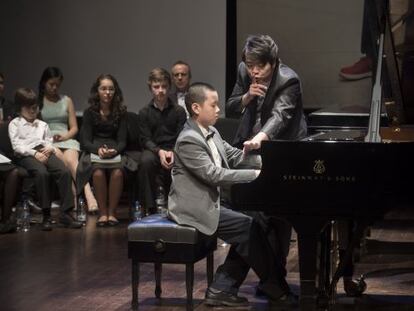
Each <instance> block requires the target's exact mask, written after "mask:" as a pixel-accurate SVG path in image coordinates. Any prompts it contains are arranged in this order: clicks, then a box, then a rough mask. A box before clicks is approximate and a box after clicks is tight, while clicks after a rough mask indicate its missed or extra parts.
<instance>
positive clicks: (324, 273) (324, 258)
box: [317, 226, 332, 307]
mask: <svg viewBox="0 0 414 311" xmlns="http://www.w3.org/2000/svg"><path fill="white" fill-rule="evenodd" d="M331 242H332V241H331V226H326V228H325V230H323V232H322V234H321V237H320V258H319V275H318V276H319V277H318V298H317V303H318V305H319V306H320V307H327V306H328V305H329V296H328V294H329V285H330V277H331Z"/></svg>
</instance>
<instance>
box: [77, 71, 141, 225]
mask: <svg viewBox="0 0 414 311" xmlns="http://www.w3.org/2000/svg"><path fill="white" fill-rule="evenodd" d="M89 104H90V107H89V108H87V109H86V110H85V111H84V113H83V122H82V129H81V143H82V149H83V150H84V153H83V154H82V156H81V160H80V162H79V166H78V172H77V174H78V175H77V189H78V192H79V189H82V188H83V186H84V185H85V184H86V183H87V182H88V181H89V179H90V177H91V176H92V181H93V186H94V189H95V194H96V199H97V200H98V207H99V213H100V216H99V218H98V221H97V223H96V225H97V226H98V227H104V226H116V225H118V223H119V222H118V219H117V218H116V208H117V207H118V203H119V199H120V197H121V194H122V190H123V186H124V177H125V176H126V169H127V170H129V171H136V169H137V163H136V162H135V161H134V160H132V159H131V158H129V157H128V156H127V155H125V154H124V150H125V147H126V141H127V120H126V116H127V114H126V107H125V106H124V104H123V96H122V91H121V89H120V87H119V85H118V82H117V81H116V79H115V78H114V77H113V76H112V75H109V74H103V75H100V76H99V77H98V78H97V79H96V81H95V82H94V84H93V85H92V87H91V91H90V97H89Z"/></svg>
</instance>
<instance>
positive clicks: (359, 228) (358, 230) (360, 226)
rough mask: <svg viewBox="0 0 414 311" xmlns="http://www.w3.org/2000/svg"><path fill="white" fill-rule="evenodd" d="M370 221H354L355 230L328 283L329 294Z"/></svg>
mask: <svg viewBox="0 0 414 311" xmlns="http://www.w3.org/2000/svg"><path fill="white" fill-rule="evenodd" d="M370 223H372V220H366V219H362V220H358V221H356V227H355V231H354V232H353V234H352V238H351V240H350V242H349V244H348V247H347V249H346V252H345V256H344V258H342V260H341V261H340V263H339V265H338V268H337V270H336V271H335V274H334V275H333V277H332V282H331V285H330V288H329V294H330V295H333V294H334V292H335V288H336V284H337V283H338V281H339V279H340V278H341V276H343V274H344V269H345V266H346V265H347V264H349V262H351V261H352V254H353V251H354V249H355V247H356V246H357V244H358V243H360V241H361V238H362V236H363V235H364V232H365V229H366V228H367V226H369V224H370Z"/></svg>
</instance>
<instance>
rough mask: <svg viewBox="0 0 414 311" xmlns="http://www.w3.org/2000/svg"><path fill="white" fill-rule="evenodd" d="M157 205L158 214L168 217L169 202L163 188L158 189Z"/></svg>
mask: <svg viewBox="0 0 414 311" xmlns="http://www.w3.org/2000/svg"><path fill="white" fill-rule="evenodd" d="M155 204H156V205H157V214H161V215H164V216H166V215H167V200H166V197H165V191H164V188H163V187H161V186H160V187H158V190H157V196H156V199H155Z"/></svg>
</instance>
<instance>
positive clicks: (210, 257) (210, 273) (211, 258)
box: [207, 252, 214, 287]
mask: <svg viewBox="0 0 414 311" xmlns="http://www.w3.org/2000/svg"><path fill="white" fill-rule="evenodd" d="M213 269H214V252H211V253H209V254H208V255H207V285H208V287H210V285H211V283H212V282H213Z"/></svg>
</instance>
